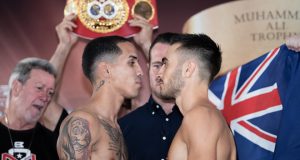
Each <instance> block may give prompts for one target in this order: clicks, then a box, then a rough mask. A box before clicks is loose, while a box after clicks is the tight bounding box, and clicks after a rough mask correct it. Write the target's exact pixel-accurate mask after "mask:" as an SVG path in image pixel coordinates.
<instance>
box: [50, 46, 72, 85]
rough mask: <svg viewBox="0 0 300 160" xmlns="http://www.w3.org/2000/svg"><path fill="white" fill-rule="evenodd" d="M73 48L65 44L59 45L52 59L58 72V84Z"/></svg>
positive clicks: (51, 61)
mask: <svg viewBox="0 0 300 160" xmlns="http://www.w3.org/2000/svg"><path fill="white" fill-rule="evenodd" d="M71 48H72V46H71V45H68V44H64V43H59V44H58V46H57V48H56V50H55V52H54V54H53V56H52V57H51V59H50V61H49V62H50V63H51V64H52V65H53V66H54V67H55V69H56V71H57V78H56V79H57V82H59V81H60V78H61V77H62V72H63V69H64V66H65V62H66V59H67V58H68V55H69V53H70V51H71Z"/></svg>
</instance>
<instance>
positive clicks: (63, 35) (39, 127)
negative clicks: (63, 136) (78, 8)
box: [0, 15, 77, 160]
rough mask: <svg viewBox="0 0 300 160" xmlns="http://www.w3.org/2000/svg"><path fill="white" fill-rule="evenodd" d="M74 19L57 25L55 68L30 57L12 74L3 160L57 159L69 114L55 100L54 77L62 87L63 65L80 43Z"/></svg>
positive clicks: (0, 127)
mask: <svg viewBox="0 0 300 160" xmlns="http://www.w3.org/2000/svg"><path fill="white" fill-rule="evenodd" d="M74 18H75V16H74V15H72V16H68V17H65V18H64V19H63V21H62V22H61V23H60V24H58V25H57V28H56V31H57V34H58V37H59V44H58V46H57V49H56V51H55V53H54V54H53V56H52V58H51V60H50V62H51V63H52V64H53V65H54V67H53V66H52V65H51V64H50V63H49V62H48V61H46V60H43V59H38V58H27V59H24V60H22V61H20V62H19V63H18V64H17V66H16V68H15V69H14V71H13V72H12V74H11V76H10V79H9V88H10V95H9V97H8V99H7V106H6V109H5V115H4V116H3V118H1V124H0V136H1V140H0V141H1V145H0V153H1V154H2V158H4V159H6V158H13V157H15V158H18V159H22V158H23V159H25V157H27V158H28V157H31V158H33V157H35V158H36V159H45V160H48V159H49V160H53V159H58V155H57V153H56V140H57V137H58V128H59V127H60V124H61V121H62V119H63V118H64V117H66V115H67V112H66V111H64V112H63V108H62V107H61V106H59V105H58V104H57V102H56V101H57V99H54V100H53V94H55V91H54V90H55V77H57V79H56V83H58V84H59V82H60V80H59V79H60V77H61V74H62V70H63V66H64V62H65V60H66V58H67V56H68V54H69V51H70V49H71V47H72V45H73V44H74V43H75V42H76V40H77V38H76V36H75V35H73V34H72V33H71V31H72V28H74V27H76V25H75V24H74V23H72V22H71V20H72V19H74ZM55 69H56V71H57V72H56V71H54V70H55ZM56 73H57V74H56ZM52 81H53V82H52ZM49 103H50V106H49V107H48V104H49ZM45 110H47V111H46V114H44V112H45Z"/></svg>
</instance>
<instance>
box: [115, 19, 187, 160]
mask: <svg viewBox="0 0 300 160" xmlns="http://www.w3.org/2000/svg"><path fill="white" fill-rule="evenodd" d="M130 25H131V26H138V27H141V28H142V30H141V32H140V33H139V34H137V35H136V36H135V37H134V40H135V42H136V43H137V44H138V45H139V46H141V48H142V49H143V51H144V53H145V56H146V58H147V59H148V60H149V59H150V60H149V64H148V66H149V81H150V82H149V83H150V88H151V96H150V98H149V100H148V102H147V103H146V104H144V105H143V106H141V107H138V108H137V109H136V110H134V111H133V112H131V113H129V114H128V115H126V116H124V117H123V118H121V119H120V120H119V123H120V127H121V129H122V132H123V135H124V138H125V142H126V145H127V149H128V155H129V159H130V160H135V159H136V160H141V159H143V160H147V159H148V160H153V159H165V158H166V157H167V153H168V149H169V146H170V144H171V142H172V139H173V137H174V135H175V133H176V131H177V129H178V128H179V126H180V123H181V120H182V115H181V113H180V111H179V109H178V107H177V106H175V100H174V99H163V98H162V97H161V96H160V88H159V81H158V79H157V74H158V71H159V69H160V67H161V65H162V62H161V59H162V58H163V57H165V56H166V52H167V49H168V48H169V46H170V43H171V41H172V39H173V38H174V37H176V36H177V34H175V33H164V34H160V35H158V36H157V38H156V39H155V40H154V42H153V43H152V44H151V37H152V28H151V26H150V25H149V23H148V22H147V21H146V20H144V19H142V18H140V17H136V18H135V19H134V20H131V21H130ZM150 44H151V47H150ZM149 47H150V52H149V51H148V50H149Z"/></svg>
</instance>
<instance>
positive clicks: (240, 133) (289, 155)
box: [209, 45, 300, 160]
mask: <svg viewBox="0 0 300 160" xmlns="http://www.w3.org/2000/svg"><path fill="white" fill-rule="evenodd" d="M209 99H210V100H211V102H212V103H213V104H214V105H215V106H216V107H217V108H218V109H220V110H221V112H222V113H223V115H224V117H225V119H226V121H227V123H228V125H229V126H230V128H231V130H232V133H233V136H234V139H235V143H236V147H237V154H238V155H237V156H238V159H239V160H273V159H276V160H277V159H280V160H298V159H299V160H300V53H299V52H294V51H291V50H289V49H288V48H287V47H286V45H282V46H280V47H279V48H275V49H273V50H272V51H270V52H269V53H267V54H264V55H262V56H260V57H258V58H256V59H254V60H253V61H251V62H249V63H247V64H245V65H242V66H240V67H237V68H235V69H233V70H232V71H230V72H229V73H227V74H226V75H224V76H221V77H219V78H217V79H216V80H214V81H213V82H212V83H211V85H210V89H209Z"/></svg>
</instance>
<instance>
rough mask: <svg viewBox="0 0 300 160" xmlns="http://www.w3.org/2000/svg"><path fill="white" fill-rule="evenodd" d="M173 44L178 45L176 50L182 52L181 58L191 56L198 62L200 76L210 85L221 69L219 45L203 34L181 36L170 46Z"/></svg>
mask: <svg viewBox="0 0 300 160" xmlns="http://www.w3.org/2000/svg"><path fill="white" fill-rule="evenodd" d="M175 43H179V44H180V46H179V47H178V48H177V50H178V51H183V52H180V53H181V56H186V57H189V56H190V55H191V56H192V57H193V58H196V59H197V60H198V62H200V63H198V66H199V69H200V76H201V77H203V78H207V80H208V82H209V83H210V82H211V81H212V80H213V79H214V77H215V76H216V75H217V73H218V72H219V71H220V68H221V62H222V56H221V50H220V47H219V45H218V44H216V42H214V41H213V40H212V39H211V38H210V37H209V36H207V35H205V34H182V35H181V36H177V37H176V38H175V39H173V40H172V42H171V44H172V45H173V44H175ZM183 59H184V58H183ZM203 70H204V71H205V72H203Z"/></svg>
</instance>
